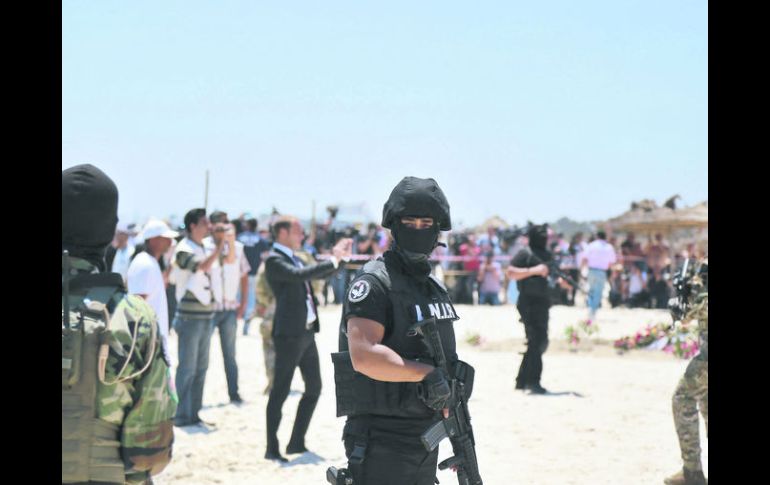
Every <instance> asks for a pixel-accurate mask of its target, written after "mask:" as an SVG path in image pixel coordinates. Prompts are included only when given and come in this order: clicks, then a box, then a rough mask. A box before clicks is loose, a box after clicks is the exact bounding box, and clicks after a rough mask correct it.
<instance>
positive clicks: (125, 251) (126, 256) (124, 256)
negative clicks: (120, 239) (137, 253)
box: [111, 245, 134, 281]
mask: <svg viewBox="0 0 770 485" xmlns="http://www.w3.org/2000/svg"><path fill="white" fill-rule="evenodd" d="M133 255H134V246H131V245H127V246H126V247H124V248H122V249H117V250H115V259H113V260H112V268H111V269H112V272H113V273H120V276H122V277H123V281H126V274H127V273H128V265H129V264H130V263H131V256H133Z"/></svg>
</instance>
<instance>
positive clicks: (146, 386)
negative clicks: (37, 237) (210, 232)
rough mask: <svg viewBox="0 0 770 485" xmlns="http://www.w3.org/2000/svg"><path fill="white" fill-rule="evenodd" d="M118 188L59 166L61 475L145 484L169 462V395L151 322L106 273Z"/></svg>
mask: <svg viewBox="0 0 770 485" xmlns="http://www.w3.org/2000/svg"><path fill="white" fill-rule="evenodd" d="M117 207H118V190H117V187H116V186H115V184H114V183H113V181H112V180H110V178H109V177H107V175H105V174H104V173H103V172H102V171H101V170H99V169H98V168H96V167H94V166H93V165H78V166H75V167H72V168H69V169H67V170H64V171H63V172H62V251H63V254H62V483H79V484H85V483H89V484H124V483H126V484H146V483H152V482H151V478H150V476H151V475H156V474H158V473H160V472H161V471H162V470H163V469H164V468H165V467H166V465H167V464H168V463H169V461H170V460H171V445H172V443H173V441H174V429H173V422H172V418H173V416H174V413H175V412H176V403H175V401H174V399H173V398H172V393H171V391H170V389H169V378H170V374H169V371H168V363H167V362H166V361H165V360H164V357H163V355H164V354H163V351H162V348H161V345H162V343H161V342H162V340H161V339H160V334H159V330H158V322H157V317H156V316H155V313H154V312H153V310H152V308H151V307H150V306H149V305H148V304H147V303H146V302H145V301H144V300H143V299H142V298H141V297H139V296H135V295H127V294H126V289H125V287H124V286H123V279H122V277H121V276H120V275H119V274H117V273H109V272H105V263H104V252H105V249H106V248H107V245H108V244H109V243H110V241H111V240H112V237H113V234H114V233H115V226H116V224H117V222H118V217H117Z"/></svg>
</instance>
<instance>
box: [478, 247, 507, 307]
mask: <svg viewBox="0 0 770 485" xmlns="http://www.w3.org/2000/svg"><path fill="white" fill-rule="evenodd" d="M494 258H495V254H494V253H493V252H489V253H487V255H486V259H485V260H484V264H482V265H481V267H480V268H479V276H478V281H479V305H483V304H485V303H488V304H490V305H499V304H500V288H501V282H500V280H501V278H502V273H503V271H502V268H501V267H500V263H498V262H497V261H495V260H494Z"/></svg>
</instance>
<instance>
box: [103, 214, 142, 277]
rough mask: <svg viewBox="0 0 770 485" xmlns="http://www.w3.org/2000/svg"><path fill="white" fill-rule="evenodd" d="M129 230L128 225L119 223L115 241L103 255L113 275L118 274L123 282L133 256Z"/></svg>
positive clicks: (133, 248)
mask: <svg viewBox="0 0 770 485" xmlns="http://www.w3.org/2000/svg"><path fill="white" fill-rule="evenodd" d="M130 237H131V229H129V226H128V224H125V223H119V224H118V227H117V228H116V230H115V239H114V240H113V242H112V247H110V248H109V250H108V251H107V252H106V253H105V258H104V259H105V260H106V261H107V263H108V265H109V266H108V267H109V268H110V269H111V270H112V272H113V273H120V276H122V277H123V282H124V283H125V282H126V276H127V274H128V266H129V264H130V263H131V257H132V256H133V255H134V250H135V247H134V244H133V243H132V241H131V240H130Z"/></svg>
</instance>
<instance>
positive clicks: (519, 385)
mask: <svg viewBox="0 0 770 485" xmlns="http://www.w3.org/2000/svg"><path fill="white" fill-rule="evenodd" d="M527 236H528V238H529V247H526V248H524V249H522V250H521V251H519V252H518V253H516V255H514V257H513V260H511V266H509V267H508V269H507V270H506V272H507V274H508V278H509V279H512V280H516V285H517V286H518V289H519V300H518V303H517V308H518V310H519V315H521V321H522V323H524V330H525V332H526V336H527V351H526V352H525V353H524V358H523V359H522V360H521V366H520V367H519V374H518V376H517V377H516V389H520V390H525V389H529V390H530V392H532V393H533V394H545V393H546V392H547V391H546V390H545V388H543V386H541V385H540V376H541V375H542V373H543V354H544V353H545V350H546V349H547V348H548V311H549V308H550V307H551V297H550V293H549V288H548V280H546V276H548V266H547V265H546V263H547V262H549V261H550V260H551V259H552V258H553V256H552V255H551V253H550V252H549V251H548V249H546V244H547V242H548V226H547V225H546V224H543V225H540V226H537V225H533V226H531V227H530V228H529V231H528V232H527Z"/></svg>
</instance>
